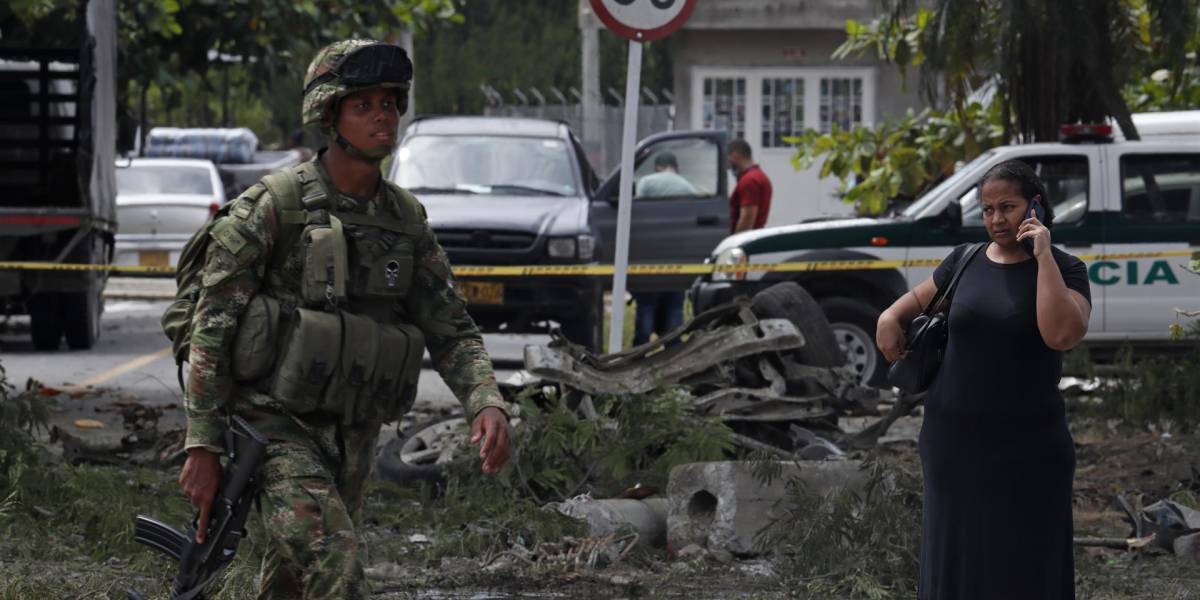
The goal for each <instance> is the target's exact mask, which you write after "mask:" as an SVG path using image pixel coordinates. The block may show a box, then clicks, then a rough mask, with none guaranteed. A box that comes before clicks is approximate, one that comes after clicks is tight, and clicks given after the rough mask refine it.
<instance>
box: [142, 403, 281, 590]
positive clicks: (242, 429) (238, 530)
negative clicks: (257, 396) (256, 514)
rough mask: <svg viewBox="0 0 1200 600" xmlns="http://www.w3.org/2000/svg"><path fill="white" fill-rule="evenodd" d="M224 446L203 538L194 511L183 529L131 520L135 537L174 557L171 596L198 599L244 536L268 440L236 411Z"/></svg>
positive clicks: (223, 566) (144, 517) (143, 518)
mask: <svg viewBox="0 0 1200 600" xmlns="http://www.w3.org/2000/svg"><path fill="white" fill-rule="evenodd" d="M225 449H226V452H228V454H229V458H228V459H227V460H226V461H225V467H224V468H223V469H222V470H221V487H220V491H219V492H218V493H217V496H216V498H214V499H213V504H212V510H211V511H210V513H209V522H208V524H207V525H208V529H207V535H206V536H205V538H204V543H202V544H197V543H196V541H195V540H196V520H197V519H199V518H200V517H199V515H197V516H196V517H195V518H193V519H192V522H191V524H189V525H188V527H187V528H186V529H185V530H184V531H179V530H178V529H175V528H174V527H171V526H170V525H167V524H165V523H163V522H162V521H159V520H157V519H154V518H151V517H147V516H143V515H138V516H137V519H135V521H134V540H136V541H137V542H138V543H141V544H145V545H147V546H150V547H151V548H154V549H156V550H159V551H160V552H162V553H163V554H166V555H167V556H170V557H171V558H173V559H175V560H176V561H178V562H179V573H178V574H177V575H176V576H175V581H174V582H173V584H172V590H171V600H203V598H204V588H205V587H206V586H207V585H208V584H209V583H210V582H212V580H213V579H214V578H215V577H216V576H217V575H218V574H220V572H221V570H222V569H224V568H225V567H226V566H228V565H229V563H230V562H231V561H233V556H234V554H236V553H237V547H238V544H239V543H241V541H242V538H244V537H245V536H246V528H245V525H246V517H247V516H249V514H250V505H251V504H252V503H253V501H254V498H255V496H256V495H257V494H258V484H259V474H258V471H259V467H261V466H262V461H263V454H264V453H265V452H266V449H267V439H266V438H264V437H263V436H262V434H260V433H259V432H258V431H257V430H255V429H254V428H253V427H251V426H250V424H248V423H246V422H245V421H243V420H242V419H241V417H237V416H235V417H233V420H232V423H231V424H230V427H229V428H228V429H227V430H226V432H225ZM129 600H141V596H140V595H138V593H137V592H136V591H133V590H130V591H129Z"/></svg>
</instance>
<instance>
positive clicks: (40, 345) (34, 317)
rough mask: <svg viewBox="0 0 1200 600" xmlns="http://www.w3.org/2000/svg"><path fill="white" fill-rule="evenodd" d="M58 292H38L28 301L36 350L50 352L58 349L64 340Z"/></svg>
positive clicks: (32, 336) (30, 330) (30, 323)
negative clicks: (60, 342)
mask: <svg viewBox="0 0 1200 600" xmlns="http://www.w3.org/2000/svg"><path fill="white" fill-rule="evenodd" d="M58 301H59V295H58V294H51V293H46V294H37V295H35V296H31V297H30V298H29V300H27V301H26V303H25V306H26V307H27V308H28V311H29V321H30V322H29V336H30V337H31V338H33V347H34V349H36V350H40V351H43V352H49V351H53V350H58V343H59V341H60V340H62V336H63V326H62V315H61V314H60V312H59V308H58V305H59V302H58Z"/></svg>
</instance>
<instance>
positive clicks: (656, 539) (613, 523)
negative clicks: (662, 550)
mask: <svg viewBox="0 0 1200 600" xmlns="http://www.w3.org/2000/svg"><path fill="white" fill-rule="evenodd" d="M546 508H547V509H548V510H557V511H558V512H559V513H562V514H564V515H566V516H568V517H572V518H575V519H579V520H581V521H584V522H586V523H587V525H588V535H590V536H592V537H603V536H606V535H609V534H614V533H619V532H630V531H633V532H636V533H637V534H638V539H639V540H640V541H641V543H643V544H647V545H652V546H656V547H662V546H664V545H666V541H667V499H666V498H646V499H644V500H634V499H630V498H610V499H602V500H596V499H593V498H592V497H591V495H589V494H582V495H579V496H576V497H574V498H571V499H568V500H565V501H563V502H552V503H550V504H548V505H546Z"/></svg>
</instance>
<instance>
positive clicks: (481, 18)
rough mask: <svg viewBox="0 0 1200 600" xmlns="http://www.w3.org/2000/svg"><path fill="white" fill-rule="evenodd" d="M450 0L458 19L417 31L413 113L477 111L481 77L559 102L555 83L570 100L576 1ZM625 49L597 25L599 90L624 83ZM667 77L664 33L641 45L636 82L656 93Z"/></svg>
mask: <svg viewBox="0 0 1200 600" xmlns="http://www.w3.org/2000/svg"><path fill="white" fill-rule="evenodd" d="M455 6H456V10H457V11H458V13H459V14H460V15H462V17H463V21H462V23H461V24H458V23H450V22H441V23H436V24H431V26H430V27H428V28H427V29H426V30H424V31H422V32H420V33H418V35H417V37H416V40H415V48H414V54H415V55H416V81H415V84H414V86H413V94H414V98H415V100H416V107H417V111H418V112H420V113H422V114H477V113H480V112H482V111H483V108H484V105H485V98H484V96H483V94H482V93H480V89H479V86H480V84H488V85H491V86H494V87H495V88H496V89H498V90H499V91H500V92H501V93H503V94H504V97H505V99H506V100H509V101H512V99H513V96H512V95H511V94H510V91H511V90H512V89H513V88H521V89H523V90H526V91H527V90H529V88H531V87H536V88H538V89H540V90H541V92H542V93H543V94H545V95H546V96H547V102H550V103H558V102H559V101H558V100H557V99H555V98H553V97H551V96H550V93H551V92H550V88H551V87H556V88H558V89H559V90H560V91H562V93H563V94H566V95H567V96H568V101H569V102H575V100H574V98H572V97H570V94H569V92H568V90H569V89H570V88H571V87H575V88H578V87H579V81H580V77H581V75H580V71H581V69H582V59H581V57H580V32H579V25H578V3H577V2H563V1H561V0H528V1H525V2H511V1H502V0H472V1H469V2H468V1H467V0H456V1H455ZM626 48H627V43H626V42H625V40H623V39H621V38H618V37H617V36H616V35H614V34H612V33H610V32H608V31H607V30H602V31H601V32H600V71H601V72H600V81H601V88H602V89H607V88H609V87H614V88H616V89H618V90H619V89H622V86H623V85H624V81H625V64H626V56H625V52H626ZM481 57H487V58H486V59H483V58H481ZM672 81H673V75H672V71H671V53H670V41H669V39H668V40H664V41H661V42H652V43H649V44H647V45H646V48H645V49H644V53H643V65H642V84H643V85H644V86H646V87H649V88H650V89H652V90H654V91H655V93H658V90H661V89H663V88H668V89H670V88H671V87H673V86H672ZM603 96H604V97H605V98H606V99H607V98H608V94H607V93H603ZM530 100H531V101H536V100H535V99H533V98H531V99H530Z"/></svg>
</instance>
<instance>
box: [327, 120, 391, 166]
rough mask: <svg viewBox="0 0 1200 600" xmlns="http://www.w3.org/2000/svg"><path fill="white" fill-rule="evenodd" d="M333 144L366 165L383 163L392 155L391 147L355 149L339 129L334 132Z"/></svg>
mask: <svg viewBox="0 0 1200 600" xmlns="http://www.w3.org/2000/svg"><path fill="white" fill-rule="evenodd" d="M333 143H335V144H337V145H338V147H339V148H341V149H342V150H343V151H345V152H346V154H348V155H350V157H351V158H354V159H357V160H361V161H363V162H365V163H371V164H373V165H377V164H379V163H381V162H383V159H385V158H387V156H388V155H389V154H391V153H392V148H391V146H386V145H384V146H372V147H370V148H367V149H366V150H360V149H359V148H357V147H355V146H354V144H351V143H350V140H348V139H346V138H344V137H342V134H341V133H339V132H338V130H337V129H334V130H333Z"/></svg>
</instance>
